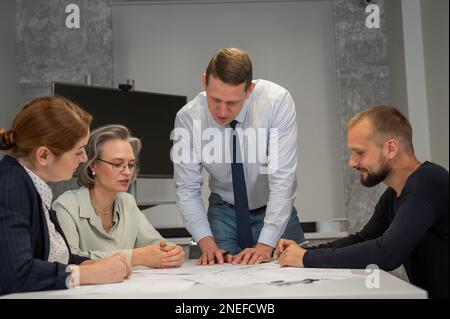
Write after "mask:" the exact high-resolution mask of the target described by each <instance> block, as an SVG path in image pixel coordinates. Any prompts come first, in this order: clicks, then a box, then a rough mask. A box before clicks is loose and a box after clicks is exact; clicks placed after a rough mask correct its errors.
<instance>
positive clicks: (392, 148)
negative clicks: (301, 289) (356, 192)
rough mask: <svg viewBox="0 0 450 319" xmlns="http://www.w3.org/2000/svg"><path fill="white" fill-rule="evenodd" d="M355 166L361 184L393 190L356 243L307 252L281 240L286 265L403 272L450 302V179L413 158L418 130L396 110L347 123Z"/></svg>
mask: <svg viewBox="0 0 450 319" xmlns="http://www.w3.org/2000/svg"><path fill="white" fill-rule="evenodd" d="M347 127H348V147H349V148H350V150H351V155H350V160H349V166H350V167H351V168H354V169H357V170H358V171H359V173H360V180H361V184H362V185H364V186H367V187H372V186H375V185H377V184H379V183H380V182H383V183H384V184H386V185H387V186H388V188H387V189H386V191H385V192H384V193H383V195H382V196H381V198H380V200H379V201H378V203H377V205H376V206H375V211H374V213H373V215H372V217H371V219H370V220H369V222H368V223H367V224H366V225H365V226H364V228H363V229H362V230H361V231H360V232H358V233H356V234H354V235H351V236H349V237H346V238H342V239H338V240H336V241H333V242H330V243H327V244H323V245H319V246H316V247H311V248H308V249H306V250H305V249H303V248H302V247H300V246H298V245H297V244H296V243H295V242H292V241H290V240H285V239H281V240H280V241H279V243H278V245H277V248H276V251H275V254H276V255H277V256H279V258H278V262H279V263H280V264H281V265H282V266H293V267H315V268H366V267H367V266H368V265H370V264H375V265H377V266H378V267H379V268H381V269H383V270H386V271H390V270H393V269H395V268H397V267H399V266H400V265H402V264H403V265H404V267H405V270H406V273H407V275H408V277H409V280H410V282H411V283H412V284H414V285H416V286H418V287H421V288H423V289H425V290H427V291H428V295H429V297H430V298H448V291H449V264H448V259H449V247H448V227H449V225H448V217H449V207H448V202H449V189H448V185H449V175H448V171H447V170H446V169H445V168H443V167H441V166H439V165H437V164H433V163H430V162H427V161H425V162H419V161H418V160H417V158H416V156H415V154H414V148H413V144H412V128H411V124H410V123H409V121H408V120H407V119H406V118H405V116H403V114H401V113H400V112H399V111H398V110H397V109H395V108H393V107H389V106H384V105H380V106H375V107H371V108H369V109H367V110H364V111H362V112H360V113H358V114H356V115H355V116H354V117H353V118H352V119H351V120H350V121H349V122H348V124H347Z"/></svg>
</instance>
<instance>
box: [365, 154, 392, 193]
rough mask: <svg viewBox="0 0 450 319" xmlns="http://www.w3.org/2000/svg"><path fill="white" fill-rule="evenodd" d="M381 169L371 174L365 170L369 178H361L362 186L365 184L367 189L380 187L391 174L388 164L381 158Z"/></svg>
mask: <svg viewBox="0 0 450 319" xmlns="http://www.w3.org/2000/svg"><path fill="white" fill-rule="evenodd" d="M380 158H381V159H380V168H379V169H378V170H377V171H376V172H369V171H368V170H365V172H366V174H367V177H365V178H364V177H363V176H362V175H361V176H360V181H361V184H363V185H364V186H366V187H373V186H375V185H378V184H379V183H381V182H382V181H384V180H385V179H386V177H387V176H388V175H389V173H390V172H391V168H390V167H389V165H388V164H387V162H386V160H385V159H384V158H383V157H382V155H381V156H380Z"/></svg>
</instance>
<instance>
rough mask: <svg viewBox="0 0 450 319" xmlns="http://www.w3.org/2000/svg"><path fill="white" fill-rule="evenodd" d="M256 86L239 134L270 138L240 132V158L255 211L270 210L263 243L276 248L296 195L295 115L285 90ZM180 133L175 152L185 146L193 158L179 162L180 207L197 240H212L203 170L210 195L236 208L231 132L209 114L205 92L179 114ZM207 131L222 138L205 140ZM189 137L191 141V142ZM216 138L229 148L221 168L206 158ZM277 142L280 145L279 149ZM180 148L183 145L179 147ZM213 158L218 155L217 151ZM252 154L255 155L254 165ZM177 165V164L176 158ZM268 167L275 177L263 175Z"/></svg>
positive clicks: (264, 83) (260, 82)
mask: <svg viewBox="0 0 450 319" xmlns="http://www.w3.org/2000/svg"><path fill="white" fill-rule="evenodd" d="M255 82H256V84H255V88H254V90H253V92H252V94H251V95H250V97H249V98H248V99H247V100H246V101H245V103H244V106H243V107H242V110H241V112H240V113H239V115H238V116H237V117H236V118H235V120H236V121H237V122H238V123H237V127H236V131H238V130H239V129H242V130H243V131H245V130H247V129H249V128H250V130H251V129H254V130H255V131H256V130H257V129H258V128H259V129H260V130H261V132H264V131H267V134H266V136H264V134H262V135H261V136H262V138H259V136H258V135H256V138H255V137H254V136H253V137H252V136H251V134H250V135H245V136H244V135H243V134H241V135H239V134H240V132H237V133H238V141H239V144H240V147H241V148H240V151H239V150H238V156H239V158H240V159H241V160H242V162H243V166H244V174H245V180H246V187H247V195H248V203H249V208H250V210H253V209H256V208H260V207H262V206H264V205H267V209H266V217H265V219H264V226H263V229H262V231H261V234H260V236H259V239H258V242H260V243H263V244H267V245H270V246H272V247H275V246H276V243H277V241H278V240H279V238H280V236H281V235H282V234H283V232H284V230H285V228H286V226H287V223H288V221H289V217H290V215H291V212H292V207H293V204H294V200H295V195H296V191H297V180H296V169H297V123H296V112H295V105H294V101H293V100H292V97H291V95H290V94H289V92H288V91H287V90H286V89H284V88H283V87H281V86H279V85H277V84H275V83H272V82H269V81H266V80H256V81H255ZM194 121H196V122H194ZM197 121H200V122H197ZM194 123H197V127H198V123H200V124H201V128H200V129H199V130H197V131H196V127H195V125H194ZM175 128H182V129H184V132H185V133H184V134H181V135H184V138H180V134H178V137H177V136H176V134H175V135H174V136H173V138H174V148H173V149H172V151H174V150H177V149H178V150H179V149H180V147H176V146H184V147H186V148H188V149H189V150H190V151H191V152H192V154H191V155H190V158H189V159H190V160H186V157H185V156H184V154H183V157H185V160H183V161H181V162H180V161H178V162H177V161H174V177H175V186H176V194H177V202H178V206H179V208H180V210H181V214H182V217H183V220H184V223H185V225H186V228H187V229H188V231H189V232H190V233H191V234H192V236H193V238H194V240H195V241H199V240H200V239H202V238H203V237H205V236H208V235H212V233H211V228H210V226H209V223H208V219H207V216H206V210H205V208H204V206H203V201H202V196H201V192H202V184H203V177H202V169H203V168H204V169H205V170H206V171H207V172H208V173H209V188H210V190H211V192H214V193H217V194H219V195H220V196H221V197H222V199H223V200H224V201H226V202H228V203H230V204H234V195H233V183H232V176H231V164H230V161H229V160H228V161H227V154H230V153H231V150H230V148H231V145H232V144H231V143H232V138H231V139H230V138H228V139H227V137H229V135H230V134H233V133H232V129H231V128H229V127H228V128H225V127H223V126H220V125H219V124H217V123H216V122H215V120H214V119H213V117H212V115H211V114H210V112H209V109H208V103H207V99H206V93H205V92H202V93H200V94H198V95H197V96H196V97H195V98H194V99H193V100H191V101H190V102H189V103H188V104H186V105H185V106H184V107H183V108H182V109H181V110H180V111H179V112H178V113H177V116H176V119H175ZM208 128H215V129H217V130H216V132H217V131H219V132H220V136H214V134H211V135H210V134H206V135H208V136H203V134H204V133H205V130H207V129H208ZM264 128H265V129H267V130H264ZM270 129H272V132H273V131H274V130H273V129H275V130H277V133H278V138H277V139H275V138H274V135H273V134H272V133H270V131H269V130H270ZM175 132H176V131H175ZM200 132H201V133H200ZM245 132H246V131H245ZM206 133H208V131H206ZM199 134H200V135H201V136H203V138H205V140H203V139H202V140H201V142H200V143H197V144H196V143H195V142H194V140H195V141H198V139H195V136H198V135H199ZM186 135H189V137H190V138H189V139H187V138H186V137H187V136H186ZM212 136H213V137H212ZM216 138H217V139H220V140H222V141H223V142H224V143H223V145H224V146H223V149H222V151H221V152H222V157H221V158H222V161H221V162H219V163H218V162H211V159H210V158H207V157H208V156H209V155H208V154H210V153H211V152H210V150H211V148H210V146H211V143H212V142H211V141H212V140H215V139H216ZM275 140H276V141H277V143H278V145H276V143H275V144H274V141H275ZM258 142H259V143H258ZM261 142H262V143H261ZM177 143H180V144H179V145H177ZM205 146H206V148H205ZM255 149H257V152H256V153H258V154H263V155H264V154H265V155H268V157H269V161H268V160H267V158H265V159H264V156H260V155H258V154H256V155H255V154H254V153H255V152H250V151H249V150H255ZM213 153H214V154H216V153H215V151H214V152H213ZM250 153H252V154H253V159H252V158H251V157H252V155H250ZM242 154H243V155H242ZM272 156H275V157H274V158H277V161H271V160H270V159H271V158H272ZM255 157H256V161H255ZM172 159H174V157H173V154H172ZM268 164H269V167H270V168H271V169H272V171H271V172H270V174H267V173H264V170H267V168H268ZM274 164H275V165H274Z"/></svg>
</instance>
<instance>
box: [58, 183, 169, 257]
mask: <svg viewBox="0 0 450 319" xmlns="http://www.w3.org/2000/svg"><path fill="white" fill-rule="evenodd" d="M52 208H53V210H54V211H55V212H56V215H57V217H58V221H59V223H60V225H61V228H62V230H63V232H64V235H65V236H66V238H67V241H68V243H69V247H70V250H71V251H72V253H73V254H76V255H79V256H85V257H89V258H91V259H97V258H103V257H108V256H111V255H113V254H115V253H117V252H124V253H126V254H127V255H128V256H129V257H130V259H131V256H132V251H133V248H137V247H143V246H146V245H151V244H158V243H159V241H160V240H161V239H163V237H162V236H161V235H160V234H159V233H158V232H157V231H156V229H155V228H154V227H153V226H152V225H151V224H150V223H149V221H148V220H147V218H146V217H145V216H144V214H143V213H142V212H141V211H140V210H139V208H138V207H137V205H136V201H135V199H134V197H133V196H131V195H130V194H128V193H118V194H117V196H116V200H115V202H114V216H113V226H112V227H111V229H110V230H109V232H106V231H105V230H104V229H103V226H102V220H101V218H100V217H99V216H98V215H97V214H96V213H95V211H94V208H93V207H92V204H91V198H90V196H89V190H88V189H87V188H86V187H81V188H79V189H77V190H72V191H67V192H65V193H64V194H62V195H61V196H59V197H58V199H57V200H56V201H55V202H54V203H53V205H52Z"/></svg>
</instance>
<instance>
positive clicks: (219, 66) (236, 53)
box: [206, 48, 253, 91]
mask: <svg viewBox="0 0 450 319" xmlns="http://www.w3.org/2000/svg"><path fill="white" fill-rule="evenodd" d="M210 75H213V76H214V77H215V78H218V79H219V80H221V81H222V82H224V83H227V84H232V85H239V84H242V83H245V91H247V90H248V88H249V87H250V85H251V84H252V78H253V68H252V61H251V60H250V57H249V56H248V54H247V53H246V52H245V51H243V50H241V49H237V48H223V49H220V50H219V51H218V52H217V53H216V54H215V55H214V56H213V57H212V59H211V61H209V64H208V67H207V68H206V85H208V83H209V77H210Z"/></svg>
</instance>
